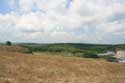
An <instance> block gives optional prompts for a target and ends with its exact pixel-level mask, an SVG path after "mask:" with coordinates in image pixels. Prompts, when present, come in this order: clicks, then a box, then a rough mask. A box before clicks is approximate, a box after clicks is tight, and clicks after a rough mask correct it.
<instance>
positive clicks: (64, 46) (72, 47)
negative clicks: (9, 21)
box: [20, 43, 114, 53]
mask: <svg viewBox="0 0 125 83" xmlns="http://www.w3.org/2000/svg"><path fill="white" fill-rule="evenodd" d="M20 45H23V46H25V47H26V48H29V49H30V50H32V51H40V52H41V51H42V52H43V51H49V52H83V51H84V50H85V51H94V52H97V53H98V52H105V51H106V50H114V47H113V45H101V44H100V45H99V44H80V43H76V44H75V43H57V44H20Z"/></svg>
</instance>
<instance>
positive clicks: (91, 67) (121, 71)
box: [0, 52, 125, 83]
mask: <svg viewBox="0 0 125 83" xmlns="http://www.w3.org/2000/svg"><path fill="white" fill-rule="evenodd" d="M52 55H53V56H52ZM58 55H59V54H55V55H54V54H49V53H41V54H34V55H32V54H24V53H14V52H0V83H125V64H124V63H110V62H105V61H102V60H98V61H97V60H96V59H84V58H78V57H64V56H58Z"/></svg>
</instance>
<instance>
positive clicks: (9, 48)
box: [0, 45, 30, 53]
mask: <svg viewBox="0 0 125 83" xmlns="http://www.w3.org/2000/svg"><path fill="white" fill-rule="evenodd" d="M0 52H20V53H29V52H30V50H29V49H27V48H25V47H22V46H19V45H11V46H7V45H0Z"/></svg>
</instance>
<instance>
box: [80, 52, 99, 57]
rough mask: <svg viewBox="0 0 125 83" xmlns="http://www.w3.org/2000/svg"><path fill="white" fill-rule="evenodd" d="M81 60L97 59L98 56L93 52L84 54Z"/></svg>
mask: <svg viewBox="0 0 125 83" xmlns="http://www.w3.org/2000/svg"><path fill="white" fill-rule="evenodd" d="M82 57H83V58H99V57H98V55H97V54H96V53H94V52H85V53H84V54H83V55H82Z"/></svg>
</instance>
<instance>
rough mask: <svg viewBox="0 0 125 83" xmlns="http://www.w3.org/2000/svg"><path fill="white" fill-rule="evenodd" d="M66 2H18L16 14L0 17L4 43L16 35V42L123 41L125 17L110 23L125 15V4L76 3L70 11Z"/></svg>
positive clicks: (101, 0) (90, 0) (95, 0)
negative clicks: (113, 19)
mask: <svg viewBox="0 0 125 83" xmlns="http://www.w3.org/2000/svg"><path fill="white" fill-rule="evenodd" d="M13 1H14V2H15V0H13ZM66 1H67V0H19V8H18V9H16V11H13V12H12V11H11V12H10V13H8V14H0V23H1V24H0V30H1V31H0V34H3V33H5V34H4V39H2V38H1V40H7V38H8V35H7V34H10V33H12V32H13V33H12V35H11V37H10V39H11V40H13V41H34V42H89V43H107V42H108V43H117V41H116V42H115V41H111V40H109V39H110V38H114V36H116V35H118V34H120V35H119V36H117V37H119V39H120V37H121V36H122V34H123V33H124V32H125V29H124V25H125V20H124V19H125V18H124V17H123V20H122V21H120V20H115V21H112V22H109V21H108V20H109V19H110V17H111V16H113V15H115V14H125V12H124V11H123V10H124V6H125V3H120V2H118V1H117V0H110V1H109V0H73V2H72V4H71V5H70V6H71V7H70V8H69V9H67V8H66ZM14 2H13V3H12V2H11V3H10V4H11V5H13V4H16V3H14ZM11 7H13V8H14V7H15V6H11ZM16 8H17V5H16ZM17 10H18V11H17ZM86 26H87V27H86ZM3 27H4V28H3ZM15 34H16V35H15ZM113 34H115V35H113ZM107 35H109V36H108V37H107ZM0 37H2V36H0ZM119 41H120V42H121V43H123V42H125V40H123V39H121V40H119Z"/></svg>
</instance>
